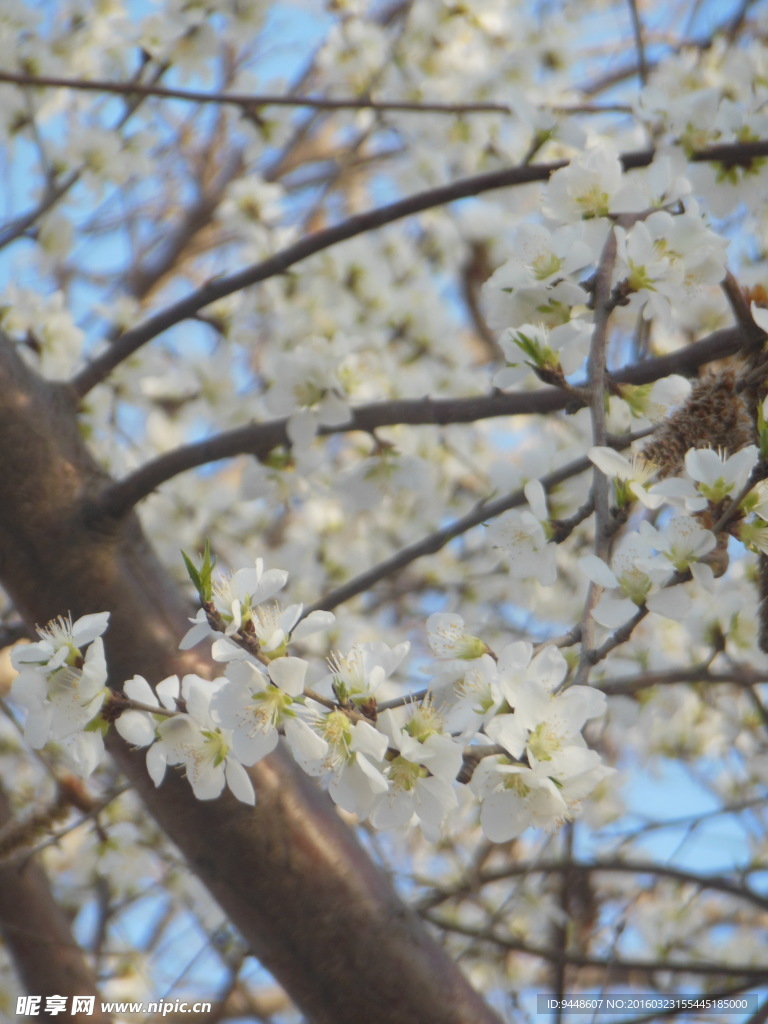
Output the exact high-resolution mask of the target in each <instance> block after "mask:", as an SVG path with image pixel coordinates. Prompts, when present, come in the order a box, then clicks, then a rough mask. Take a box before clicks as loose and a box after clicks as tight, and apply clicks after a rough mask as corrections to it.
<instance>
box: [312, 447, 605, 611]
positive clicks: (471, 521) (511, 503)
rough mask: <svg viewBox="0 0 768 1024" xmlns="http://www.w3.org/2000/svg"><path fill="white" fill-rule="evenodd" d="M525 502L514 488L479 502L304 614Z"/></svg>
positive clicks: (571, 469)
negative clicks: (459, 516)
mask: <svg viewBox="0 0 768 1024" xmlns="http://www.w3.org/2000/svg"><path fill="white" fill-rule="evenodd" d="M590 465H591V463H590V461H589V459H586V458H584V459H574V460H573V462H569V463H568V464H567V465H565V466H563V467H562V469H558V470H556V471H555V472H554V473H549V474H547V476H544V477H542V478H541V483H542V485H543V487H544V488H545V490H546V489H549V488H551V487H555V486H556V485H557V484H559V483H562V482H563V481H564V480H567V479H569V478H570V477H571V476H576V475H578V474H579V473H583V472H584V471H585V470H586V469H588V468H589V466H590ZM525 502H526V498H525V495H524V494H523V492H522V490H520V491H515V492H514V493H513V494H511V495H506V496H505V497H503V498H497V499H496V500H495V501H489V502H486V503H484V504H482V505H480V506H479V508H476V509H474V510H473V511H472V512H470V513H469V514H468V515H466V516H462V517H461V519H457V520H455V521H454V522H453V523H450V524H449V525H448V526H445V527H443V528H442V529H441V530H435V532H434V533H431V534H429V536H427V537H424V538H422V540H420V541H417V542H416V543H415V544H409V545H408V546H407V547H405V548H402V549H401V550H400V551H398V552H397V553H396V554H394V555H392V557H391V558H387V559H385V560H384V561H383V562H379V564H378V565H375V566H374V567H373V568H372V569H368V570H367V571H366V572H363V573H360V575H359V576H355V577H354V578H353V579H351V580H349V581H348V582H347V583H344V584H342V586H340V587H337V588H336V589H335V590H332V591H331V592H330V594H326V595H325V597H322V598H320V600H319V601H316V602H315V603H314V604H313V605H310V606H309V607H308V608H306V609H305V610H304V614H305V615H308V614H309V613H310V612H311V611H317V610H318V609H324V610H330V609H332V608H337V607H338V606H339V605H340V604H343V603H344V602H345V601H349V600H351V599H352V598H353V597H356V596H357V595H358V594H362V593H364V592H365V591H366V590H368V589H369V588H370V587H372V586H373V585H374V584H375V583H378V582H379V581H380V580H382V579H384V578H385V577H386V576H391V575H392V573H395V572H399V571H400V570H401V569H404V568H405V567H406V566H407V565H410V563H411V562H414V561H416V559H417V558H423V557H424V556H425V555H434V554H435V553H436V552H438V551H440V550H441V549H442V548H444V547H445V545H446V544H448V543H449V541H452V540H453V539H454V538H456V537H459V536H461V534H463V533H466V532H467V531H468V530H471V529H472V528H473V527H475V526H479V525H480V523H484V522H487V521H488V520H489V519H493V518H494V517H495V516H498V515H501V513H502V512H506V511H508V510H509V509H511V508H516V507H517V506H519V505H524V504H525Z"/></svg>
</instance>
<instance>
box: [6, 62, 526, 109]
mask: <svg viewBox="0 0 768 1024" xmlns="http://www.w3.org/2000/svg"><path fill="white" fill-rule="evenodd" d="M0 82H10V83H11V84H13V85H23V86H33V87H35V88H38V89H76V90H78V91H79V92H98V93H106V94H108V95H110V94H111V95H117V96H155V97H158V98H160V99H168V100H181V101H183V102H186V103H202V104H206V103H215V104H217V105H219V106H224V105H227V106H235V107H242V108H244V109H246V110H252V109H253V108H256V107H311V108H312V109H314V110H375V111H382V112H383V111H388V110H393V111H401V112H403V113H413V114H512V113H514V110H513V108H512V107H510V106H508V105H507V104H506V103H431V102H424V103H422V102H420V101H417V100H410V101H409V100H373V99H370V98H369V97H364V96H363V97H360V96H348V97H345V98H341V99H329V98H327V97H322V96H285V95H277V94H275V93H264V94H262V93H240V92H200V91H198V90H196V89H171V88H168V87H166V86H158V85H144V84H140V83H138V82H113V81H109V80H107V79H97V78H92V79H86V78H61V77H58V76H55V75H27V74H24V73H23V72H20V71H2V70H0Z"/></svg>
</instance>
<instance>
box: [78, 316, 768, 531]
mask: <svg viewBox="0 0 768 1024" xmlns="http://www.w3.org/2000/svg"><path fill="white" fill-rule="evenodd" d="M754 332H757V333H756V334H755V333H754ZM754 332H753V333H752V334H748V333H747V332H745V331H744V330H742V329H740V328H736V327H730V328H726V329H724V330H720V331H715V332H714V333H713V334H711V335H709V336H708V337H706V338H703V339H702V340H701V341H697V342H695V343H694V344H692V345H688V346H687V347H686V348H683V349H679V350H678V351H676V352H673V353H671V354H670V355H665V356H658V357H657V358H655V359H646V360H644V361H642V362H640V363H636V364H634V365H633V366H628V367H625V368H624V369H623V370H619V371H617V372H616V373H614V374H612V376H611V380H612V381H613V382H615V383H617V384H649V383H651V382H652V381H654V380H658V379H659V378H661V377H666V376H669V374H672V373H679V374H683V375H686V376H691V375H693V374H695V373H696V372H697V371H698V370H699V369H700V367H702V366H704V365H705V364H706V363H709V362H711V361H712V360H714V359H723V358H725V357H726V356H729V355H733V354H734V353H736V352H738V351H739V349H741V348H742V347H744V346H746V345H747V344H751V341H752V338H753V337H756V336H757V334H760V335H761V336H762V332H760V330H759V328H758V327H757V326H755V328H754ZM574 401H578V400H574V398H573V396H572V395H570V394H565V393H564V392H563V391H561V390H560V389H557V388H546V389H541V390H539V391H529V392H512V393H510V394H506V393H504V392H501V391H498V392H494V393H493V394H491V395H479V396H470V397H467V398H435V399H432V398H423V399H422V398H420V399H400V400H395V401H391V402H371V403H370V404H369V405H362V406H359V407H358V408H356V409H353V410H352V415H351V419H350V420H349V422H348V423H343V424H341V425H340V426H334V427H320V429H319V431H318V434H319V435H320V436H321V437H327V436H329V435H331V434H338V433H350V432H352V431H355V430H360V431H364V432H365V433H371V432H372V431H374V430H377V429H378V428H380V427H387V426H394V425H404V424H407V425H410V426H419V425H437V426H441V425H444V424H448V423H474V422H477V421H479V420H484V419H494V418H495V417H500V416H529V415H547V414H548V413H552V412H557V411H559V410H562V409H564V408H566V406H570V405H571V404H572V403H573V402H574ZM287 422H288V421H287V419H285V418H282V419H276V420H269V421H268V422H266V423H250V424H248V425H247V426H245V427H236V428H235V429H234V430H228V431H224V432H223V433H221V434H217V435H216V436H215V437H211V438H207V439H206V440H204V441H196V442H194V443H193V444H188V445H184V446H183V447H182V448H176V449H174V450H173V451H170V452H166V453H164V454H163V455H160V456H158V457H157V458H156V459H153V460H152V461H151V462H147V463H146V464H145V465H143V466H141V467H140V468H139V469H137V470H136V471H135V472H133V473H131V474H130V475H129V476H126V477H124V479H122V480H119V481H117V482H113V483H110V484H109V485H108V486H107V487H106V488H105V489H104V490H103V491H102V493H101V494H100V495H99V496H98V497H95V498H94V499H92V500H91V502H90V505H89V507H88V510H87V514H88V516H89V518H90V520H91V521H92V522H94V523H95V522H97V521H98V520H99V519H100V518H102V517H103V518H113V519H117V518H119V517H120V516H123V515H125V514H126V513H127V512H128V511H129V510H130V509H131V508H133V507H134V506H135V505H137V504H138V502H140V501H141V500H142V499H143V498H146V497H147V495H149V494H151V493H152V492H153V491H154V490H156V489H157V488H158V487H160V486H161V484H164V483H165V482H166V481H168V480H170V479H172V478H173V477H174V476H178V475H179V474H180V473H185V472H187V471H188V470H191V469H196V468H198V467H199V466H205V465H208V464H209V463H211V462H218V461H220V460H221V459H231V458H234V457H235V456H237V455H253V456H255V457H256V458H260V459H263V458H266V456H267V455H268V454H269V453H270V452H271V451H272V450H273V449H275V448H278V447H281V446H283V447H289V446H290V441H289V440H288V434H287V430H286V426H287Z"/></svg>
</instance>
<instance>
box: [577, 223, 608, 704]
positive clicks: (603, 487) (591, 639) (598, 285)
mask: <svg viewBox="0 0 768 1024" xmlns="http://www.w3.org/2000/svg"><path fill="white" fill-rule="evenodd" d="M616 254H617V243H616V231H615V230H614V229H613V228H611V230H610V232H609V234H608V238H607V239H606V241H605V245H604V246H603V251H602V253H601V254H600V262H599V264H598V268H597V273H596V275H595V285H594V306H595V324H594V328H593V331H592V342H591V345H590V350H589V361H588V363H587V384H586V389H587V394H588V396H589V411H590V418H591V421H592V444H594V445H604V444H605V440H606V408H605V401H606V399H605V396H606V394H607V393H608V391H607V381H608V371H607V367H606V356H607V351H608V325H609V322H610V317H611V313H612V312H613V309H614V303H613V301H612V298H611V284H612V281H613V270H614V267H615V265H616ZM591 499H592V501H593V503H594V507H595V544H594V553H595V554H596V555H597V557H598V558H601V559H603V560H606V559H607V558H608V554H609V551H610V544H611V536H612V533H613V529H612V521H611V507H610V492H609V484H608V478H607V476H606V475H605V473H602V472H601V471H600V470H599V469H598V468H597V466H595V467H594V468H593V470H592V492H591ZM602 592H603V588H602V587H600V586H598V584H597V583H594V582H591V581H590V584H589V587H588V589H587V596H586V600H585V602H584V610H583V613H582V617H581V645H582V652H581V658H580V659H579V666H578V669H577V671H576V675H575V677H574V683H576V684H579V683H586V682H587V680H588V678H589V671H590V668H591V667H592V662H591V661H590V651H591V649H592V647H593V646H594V643H595V629H596V623H595V620H594V618H593V615H592V612H593V611H594V608H595V605H596V604H597V602H598V600H599V598H600V595H601V594H602Z"/></svg>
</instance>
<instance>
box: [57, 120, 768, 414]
mask: <svg viewBox="0 0 768 1024" xmlns="http://www.w3.org/2000/svg"><path fill="white" fill-rule="evenodd" d="M710 154H713V155H710ZM654 155H655V151H654V150H653V149H647V150H637V151H634V152H631V153H625V154H624V155H623V156H621V157H620V160H621V162H622V164H623V166H624V169H625V170H630V169H633V168H638V167H647V166H648V165H649V164H650V163H652V161H653V158H654ZM761 156H763V157H764V156H768V140H761V141H759V142H743V143H733V144H729V145H722V146H713V147H710V148H709V149H704V150H701V151H699V152H698V153H694V154H693V155H692V156H691V157H690V159H691V160H693V161H697V160H699V161H706V160H720V161H728V162H729V164H730V165H741V164H749V162H750V161H751V160H753V159H755V158H757V157H761ZM567 165H568V161H567V160H556V161H553V162H551V163H544V164H523V165H521V166H519V167H510V168H505V169H502V170H500V171H491V172H489V173H487V174H476V175H473V176H472V177H469V178H462V179H460V180H459V181H455V182H452V183H450V184H448V185H440V186H438V187H437V188H432V189H427V190H425V191H423V192H417V193H416V194H415V195H412V196H408V197H407V198H405V199H399V200H397V201H396V202H394V203H389V204H388V205H386V206H380V207H377V208H376V209H373V210H368V211H367V212H365V213H358V214H355V215H354V216H353V217H349V218H348V219H347V220H344V221H342V222H341V223H339V224H335V225H333V226H332V227H329V228H324V229H322V230H321V231H316V232H315V233H314V234H312V235H309V236H307V237H306V238H302V239H300V240H299V241H298V242H294V243H293V245H289V246H288V247H287V248H285V249H283V250H281V251H280V252H278V253H275V254H274V255H273V256H270V257H268V258H267V259H266V260H263V261H262V262H261V263H255V264H253V265H251V266H250V267H246V268H245V269H244V270H240V271H237V272H236V273H233V274H229V275H226V276H224V277H217V278H214V279H212V280H210V281H208V282H207V283H206V284H204V285H203V286H202V287H201V288H199V289H197V290H195V291H193V292H191V293H190V294H189V295H188V296H186V298H184V299H181V300H179V301H178V302H175V303H173V304H172V305H171V306H167V307H166V308H165V309H163V310H161V311H160V312H159V313H156V314H155V315H154V316H152V317H150V318H149V319H148V320H145V321H144V323H142V324H139V325H138V326H137V327H134V328H132V329H130V330H128V331H125V333H123V334H122V335H120V337H119V338H118V339H117V340H116V341H115V342H114V343H113V344H112V345H110V347H109V348H108V349H107V350H106V351H105V352H103V353H102V354H101V355H100V356H96V358H95V359H93V360H92V361H91V362H90V363H89V364H88V365H87V366H86V367H85V368H84V369H83V370H81V371H80V373H78V374H76V375H75V377H73V378H72V381H71V384H72V387H73V388H74V390H75V392H76V394H77V395H78V396H79V397H80V398H82V397H83V396H84V395H86V394H87V393H88V392H89V391H90V390H91V388H93V387H95V386H96V385H97V384H99V383H100V382H101V381H102V380H104V379H105V378H106V377H107V376H108V374H109V373H110V372H111V371H112V370H113V369H114V368H115V367H116V366H118V365H119V364H120V363H122V362H123V361H124V360H125V359H127V358H128V357H129V356H131V355H132V354H133V353H134V352H136V351H137V350H138V349H139V348H141V347H142V345H145V344H146V343H147V342H148V341H151V340H152V339H153V338H156V337H157V336H158V335H159V334H162V333H164V332H165V331H167V330H169V329H170V328H171V327H174V326H175V325H176V324H179V323H182V322H183V321H184V320H188V319H190V318H191V317H194V316H195V314H196V313H199V312H200V310H201V309H203V308H204V307H205V306H208V305H210V304H211V303H212V302H216V301H218V300H219V299H223V298H225V297H226V296H227V295H232V294H233V293H234V292H238V291H241V290H242V289H244V288H249V287H251V286H252V285H254V284H258V283H259V282H261V281H266V280H267V279H268V278H271V277H275V276H276V275H278V274H282V273H284V272H285V271H286V270H288V269H289V268H290V267H292V266H294V265H295V264H297V263H300V262H302V261H303V260H305V259H308V258H309V257H310V256H314V255H315V254H316V253H318V252H322V251H324V250H325V249H329V248H331V246H334V245H338V244H339V243H340V242H345V241H347V240H348V239H350V238H355V237H357V236H358V235H362V234H366V233H367V232H369V231H373V230H376V229H377V228H380V227H384V226H385V225H386V224H392V223H394V222H395V221H398V220H402V219H403V218H404V217H412V216H414V215H415V214H417V213H423V212H424V211H425V210H431V209H434V208H435V207H438V206H445V205H447V204H449V203H453V202H455V201H456V200H458V199H466V198H469V197H470V196H477V195H482V194H483V193H485V192H490V191H493V190H494V189H497V188H509V187H511V186H516V185H526V184H531V183H533V182H544V181H547V180H548V178H549V176H550V175H551V174H552V173H553V172H554V171H556V170H559V169H560V168H561V167H566V166H567Z"/></svg>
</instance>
